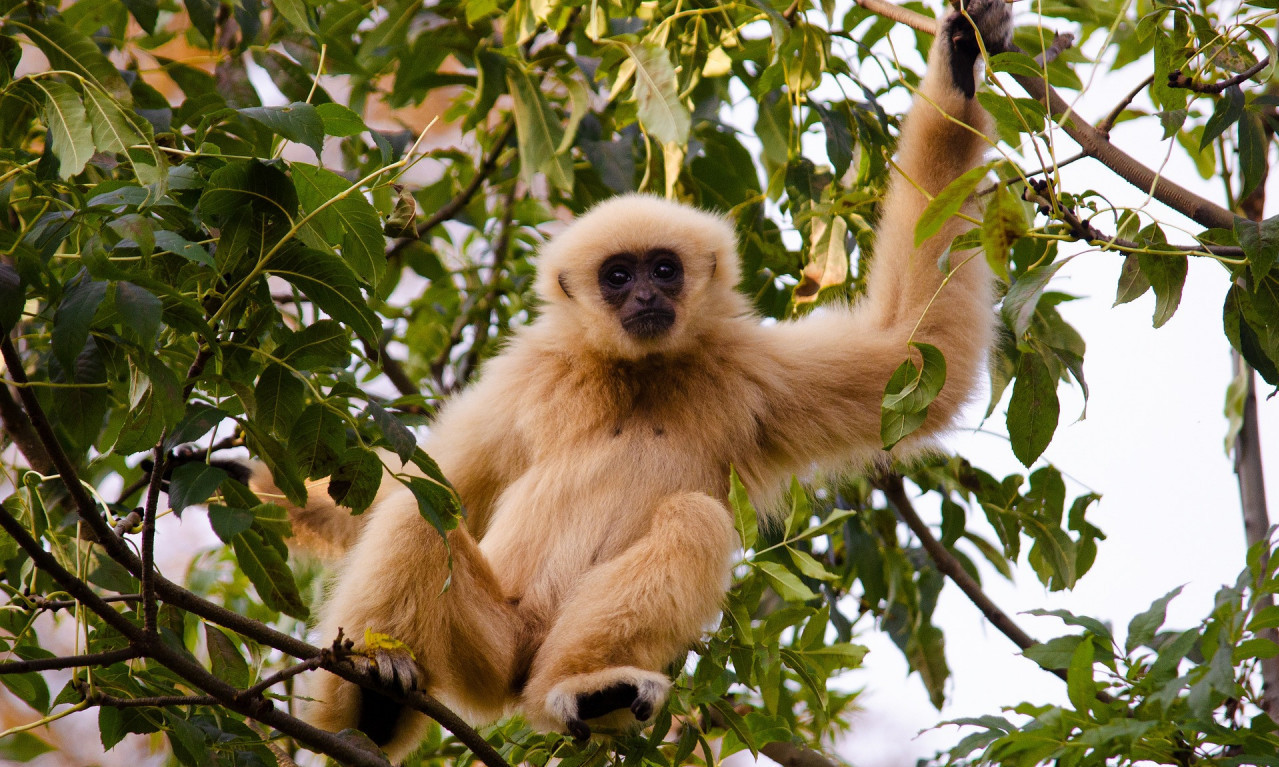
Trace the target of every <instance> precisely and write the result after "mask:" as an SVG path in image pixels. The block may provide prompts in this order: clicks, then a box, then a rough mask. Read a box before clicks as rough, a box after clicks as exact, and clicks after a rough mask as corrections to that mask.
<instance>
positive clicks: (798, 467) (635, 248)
mask: <svg viewBox="0 0 1279 767" xmlns="http://www.w3.org/2000/svg"><path fill="white" fill-rule="evenodd" d="M967 13H968V16H969V17H970V18H971V19H972V20H973V22H975V24H976V25H977V28H979V29H980V30H981V34H982V36H983V39H984V41H985V46H986V48H987V50H991V51H999V50H1003V49H1005V48H1006V47H1007V45H1008V43H1009V41H1010V37H1011V21H1010V13H1009V11H1008V9H1007V6H1006V5H1005V3H1004V1H1003V0H970V2H969V3H968V4H967ZM941 29H942V32H943V33H942V34H940V35H938V37H937V40H936V41H935V42H934V43H933V46H932V51H931V53H930V55H929V62H928V73H927V76H926V77H925V78H924V81H923V84H922V86H921V89H920V90H921V93H920V95H918V96H917V97H916V99H915V104H914V106H913V107H912V110H911V112H910V114H909V116H908V117H907V119H906V121H905V123H904V125H903V127H902V133H901V139H900V143H899V153H898V161H897V162H898V167H899V169H900V173H901V174H903V175H904V176H906V177H907V178H909V182H908V181H906V180H905V179H903V178H902V177H901V176H897V177H895V178H894V179H893V180H892V182H891V186H890V189H889V192H888V196H887V199H886V200H885V202H884V205H883V214H882V216H881V218H880V221H879V227H878V234H877V239H876V246H875V253H876V256H875V258H874V260H873V264H872V267H871V271H870V274H869V291H868V295H866V296H865V298H864V299H863V300H861V301H859V302H858V303H857V304H856V305H855V306H853V307H852V308H840V307H827V308H825V309H823V310H821V311H818V312H815V313H813V314H811V315H809V316H807V317H805V318H803V319H800V320H797V321H793V322H781V323H776V324H770V325H764V324H761V322H760V320H759V318H758V317H757V316H755V315H753V314H752V312H751V310H750V308H749V305H748V302H747V300H746V299H745V298H744V297H743V296H742V295H741V294H739V293H738V292H736V291H735V289H734V286H735V285H736V284H737V282H738V279H739V265H738V257H737V246H736V241H735V237H734V232H733V227H732V226H731V225H730V224H729V222H727V221H726V220H724V219H723V218H721V217H719V216H716V215H712V214H710V213H706V212H702V211H699V210H694V209H691V208H689V207H686V206H683V205H679V204H677V203H673V202H668V201H665V200H661V199H658V198H654V197H648V196H640V195H630V196H625V197H620V198H617V199H614V200H611V201H608V202H605V203H603V204H601V205H599V206H598V207H596V208H594V209H593V210H591V211H590V212H589V213H587V214H586V215H584V216H582V217H581V218H580V219H578V220H577V221H576V222H575V223H574V224H572V225H571V226H570V227H568V228H567V229H566V230H565V231H564V232H563V233H562V234H560V235H559V236H558V237H556V238H554V240H553V241H552V242H550V243H549V245H547V247H546V248H545V249H544V252H543V253H542V255H541V260H540V264H539V275H538V278H537V284H536V289H537V293H538V295H539V296H540V297H541V300H542V307H543V308H542V313H541V315H540V316H539V317H538V318H537V320H536V321H535V322H533V323H532V324H531V325H529V326H527V327H524V328H522V329H521V330H519V331H518V332H516V333H515V334H514V336H513V338H512V339H511V340H510V342H509V343H508V344H507V345H506V347H505V349H504V350H503V351H502V352H501V354H500V355H498V356H497V357H495V358H493V359H491V360H489V361H488V362H487V363H486V364H485V366H484V367H483V369H482V371H481V374H480V377H479V379H478V381H477V382H476V383H475V384H473V385H472V386H471V387H470V388H468V389H467V390H465V391H464V392H462V393H461V394H460V395H458V396H457V397H456V398H454V399H453V400H451V401H450V402H448V403H447V404H446V405H445V406H444V407H443V409H442V410H441V412H440V414H439V417H438V419H437V420H436V421H435V423H434V425H433V426H432V428H431V430H430V437H429V440H428V441H427V443H426V444H425V445H424V448H425V449H426V451H427V453H429V454H430V455H431V456H432V457H434V458H435V459H436V460H437V461H438V462H439V464H440V466H441V468H442V469H443V471H444V474H445V475H446V476H447V477H448V478H449V480H450V481H451V482H452V483H453V485H454V487H455V488H456V489H457V492H458V494H459V496H460V497H461V499H462V502H463V503H464V505H465V507H466V509H467V512H468V516H467V518H466V522H465V525H464V526H462V527H459V528H458V529H456V530H453V531H451V532H450V533H449V534H448V536H447V543H446V541H445V539H444V538H442V537H441V535H440V534H439V533H438V532H437V531H436V530H435V529H434V528H432V527H431V525H430V524H428V523H427V522H426V521H425V520H423V518H422V517H421V516H420V515H419V513H418V510H417V504H416V502H415V500H414V498H413V496H412V495H411V494H410V493H409V492H408V491H407V490H406V489H404V488H403V487H401V486H400V485H399V484H398V483H396V482H394V481H385V482H384V483H383V486H382V489H381V492H380V494H379V498H378V499H377V500H376V501H375V503H374V505H373V506H372V508H370V510H369V511H368V512H367V513H366V514H364V515H363V516H361V517H352V516H350V515H348V514H347V513H346V512H345V510H343V509H340V508H337V507H335V506H334V505H333V504H332V502H331V501H329V499H328V498H327V496H326V494H325V493H324V492H323V490H319V491H318V492H317V491H316V490H315V489H313V490H312V492H311V496H310V497H311V501H310V503H308V505H307V506H306V507H305V508H302V509H293V510H292V512H291V513H292V518H293V522H294V528H295V531H296V532H297V533H298V535H299V536H300V537H304V538H310V539H312V540H322V541H324V542H326V543H327V545H329V546H331V547H333V548H336V549H337V550H339V551H342V552H344V557H343V560H342V563H341V566H340V569H339V570H338V572H337V575H336V578H335V581H334V584H333V587H332V590H331V592H330V594H329V596H328V598H327V600H326V602H325V604H324V605H323V608H322V610H321V617H320V621H319V626H318V631H319V636H320V637H322V638H323V639H324V640H325V641H329V640H332V639H333V638H334V637H336V636H337V634H338V630H339V628H341V629H343V630H344V631H345V634H346V636H348V637H362V636H363V635H364V632H365V630H366V629H371V630H373V631H375V632H379V633H382V634H387V635H390V636H391V637H394V638H395V639H398V640H400V641H401V642H403V643H404V644H405V645H406V646H407V647H408V648H410V649H411V650H412V653H413V656H414V658H415V659H416V663H417V668H418V669H419V671H418V674H417V675H416V678H415V679H406V680H402V681H403V682H404V683H405V684H406V685H407V684H420V685H421V686H422V687H423V688H424V689H425V690H427V691H429V692H430V693H431V694H433V695H436V696H438V697H440V698H441V699H442V700H443V701H444V702H445V703H446V704H448V705H450V706H452V707H454V708H455V709H456V710H457V711H459V712H460V713H461V714H463V716H465V717H466V718H468V719H469V720H471V721H473V722H487V721H492V720H493V719H495V718H497V717H499V716H501V715H503V714H505V713H508V712H510V711H512V710H518V711H520V712H522V713H523V714H524V715H525V716H526V717H527V718H528V719H529V721H530V722H531V723H532V724H533V725H534V726H535V727H538V728H542V729H545V730H552V731H562V732H563V731H567V732H569V733H571V734H573V735H574V736H577V737H586V736H588V735H589V734H590V726H592V725H595V726H624V725H626V724H628V723H630V724H633V723H634V722H636V721H637V720H638V721H641V722H642V721H645V720H648V719H649V718H651V717H652V716H653V715H654V714H655V713H656V712H657V711H658V710H659V709H660V707H661V706H662V705H663V704H664V702H665V700H666V695H667V692H668V689H669V687H670V680H669V679H668V677H667V676H666V674H665V671H664V670H665V669H667V668H668V667H669V666H670V665H671V664H672V663H673V662H676V661H678V660H679V659H680V658H681V657H682V656H683V654H684V653H685V652H687V650H688V648H689V647H690V645H691V644H692V643H693V642H694V641H695V640H696V639H697V638H698V637H699V636H700V634H701V632H702V631H703V630H705V629H706V628H707V627H708V626H710V625H711V624H712V623H713V621H714V620H715V618H716V616H717V614H718V612H719V610H720V607H721V600H722V598H723V595H724V592H725V590H726V588H727V586H728V583H729V577H730V570H731V566H732V563H733V562H734V557H735V553H736V550H737V549H738V547H739V540H738V536H737V534H736V532H735V530H734V526H733V517H732V512H731V511H730V510H729V508H728V507H727V506H726V499H727V494H728V477H729V467H730V466H731V467H736V469H737V471H738V473H739V474H740V475H741V477H742V479H743V481H744V482H745V484H746V486H747V489H748V490H749V491H750V492H751V493H752V495H753V497H754V498H755V499H756V500H757V501H759V502H760V503H761V504H762V505H763V506H768V505H769V502H768V500H769V499H770V498H774V499H775V498H776V497H777V494H778V492H779V490H780V489H781V488H782V487H784V486H785V485H786V483H787V482H788V480H789V478H790V477H791V476H792V475H793V474H796V473H799V474H805V473H808V472H810V471H811V470H812V468H813V467H814V466H815V465H816V466H824V467H829V468H840V467H849V466H863V467H864V466H866V465H868V464H869V463H871V462H873V461H875V460H876V458H877V456H880V455H882V451H881V450H880V431H879V426H880V402H881V399H882V396H883V391H884V388H885V385H886V383H887V382H888V379H889V377H890V375H891V374H892V372H893V370H894V369H895V368H896V367H897V366H898V365H899V364H900V363H901V362H902V360H904V359H905V358H906V356H907V354H909V353H910V349H909V347H908V346H907V339H908V337H911V334H912V331H913V332H914V339H915V340H917V341H923V342H926V343H929V344H932V345H934V346H936V347H937V348H939V349H940V350H941V351H942V353H943V354H944V355H945V359H946V368H947V380H946V384H945V387H944V388H943V389H942V391H941V394H940V395H939V396H938V398H937V399H936V400H935V401H934V402H933V403H932V405H931V406H930V407H929V410H928V420H927V421H926V423H925V424H924V426H923V427H922V428H921V429H920V430H919V431H917V432H916V433H915V434H913V435H912V436H911V437H910V438H908V440H907V441H906V442H904V443H903V444H902V445H901V446H899V448H897V451H898V453H900V452H902V451H909V450H910V449H911V447H912V446H914V447H915V449H919V448H920V447H923V446H925V445H926V444H927V442H926V440H927V439H928V436H929V435H930V434H935V433H936V432H937V431H939V430H941V429H944V428H946V427H947V426H948V424H949V423H950V421H951V419H952V417H953V416H954V415H955V413H956V412H957V411H958V410H959V408H960V407H961V405H962V404H963V403H964V402H965V400H966V399H967V398H968V397H969V394H970V391H971V389H972V386H973V383H974V381H975V380H976V379H977V378H978V375H979V372H980V369H981V363H982V360H983V354H984V352H985V350H986V348H987V346H988V345H989V344H990V342H991V340H992V336H993V329H992V325H993V322H992V321H993V312H992V309H991V304H992V277H991V275H990V273H989V271H988V268H987V266H986V264H985V259H983V258H981V257H980V256H979V257H977V258H973V259H971V260H969V261H968V262H967V263H966V264H965V265H964V266H963V267H962V268H960V269H958V270H957V271H956V273H955V274H954V275H953V276H952V277H951V278H950V281H949V282H948V283H947V284H946V285H945V286H944V287H942V288H941V290H940V292H938V288H939V286H940V285H941V284H942V279H943V277H944V275H943V273H942V272H941V271H940V270H939V268H938V265H937V262H938V257H939V255H940V253H941V252H942V250H943V249H944V248H945V247H946V246H947V245H948V244H949V243H950V242H951V240H952V238H954V237H955V235H956V234H959V233H961V232H962V231H964V229H965V228H967V226H968V225H967V224H965V223H964V222H963V221H962V220H960V219H957V218H953V219H951V220H950V221H948V222H947V223H946V224H945V225H944V226H943V227H942V229H941V231H940V233H939V234H937V235H936V236H935V237H933V238H931V239H930V240H928V241H926V242H925V243H924V244H923V245H922V246H920V247H916V246H915V245H914V232H915V224H916V221H917V219H918V217H919V215H920V213H921V211H922V210H923V208H924V206H925V205H926V203H927V198H926V197H925V195H924V194H923V193H924V192H926V193H927V194H928V195H935V194H937V193H938V192H939V191H941V190H942V189H943V188H944V187H945V186H946V185H947V184H948V183H949V182H950V181H952V180H953V179H955V178H956V177H958V176H959V175H960V174H962V173H964V172H966V171H967V170H969V169H970V168H973V167H975V166H976V165H977V164H979V163H980V161H981V156H982V152H983V149H984V148H985V147H986V145H987V142H986V140H985V139H984V134H985V132H986V130H987V120H988V117H987V115H986V114H985V113H984V112H983V111H982V110H981V108H980V107H979V106H978V104H977V102H976V100H975V99H974V98H973V92H974V85H975V80H974V67H975V64H976V60H977V58H978V57H979V54H978V47H977V44H976V39H975V33H974V28H973V24H972V23H970V22H969V19H968V18H965V17H964V16H963V15H961V14H958V13H951V14H950V15H949V16H947V17H946V18H945V19H944V20H943V21H942V27H941ZM966 126H968V127H966ZM952 261H956V262H957V261H958V259H952ZM934 294H937V296H936V299H935V300H934ZM930 302H931V306H930ZM926 309H927V311H925V310H926ZM921 317H922V319H921ZM917 323H918V327H916V326H917ZM253 474H254V477H253V482H252V484H253V485H254V487H255V489H257V490H259V491H264V492H271V491H272V490H273V485H272V484H271V481H270V478H269V475H268V474H267V472H266V471H265V470H264V469H262V468H261V467H257V468H255V469H254V470H253ZM450 559H451V561H452V570H451V571H450V569H449V562H450ZM450 576H451V578H452V581H451V585H450V586H449V588H448V589H447V590H442V587H443V586H444V584H445V580H446V579H447V578H449V577H450ZM400 652H402V651H400ZM400 660H401V661H402V660H403V659H400ZM402 665H403V664H402V662H397V663H396V664H395V666H396V670H397V671H398V670H399V669H400V668H401V666H402ZM409 676H413V675H412V674H410V675H409ZM305 692H306V695H308V696H309V697H311V698H313V699H314V701H313V702H312V703H310V704H309V705H308V708H307V711H306V714H305V715H306V717H307V718H308V719H309V720H310V721H311V722H313V723H314V724H316V725H318V726H320V727H322V728H325V729H328V730H333V731H337V730H341V729H344V728H348V727H358V728H360V729H362V730H363V731H364V732H366V733H367V734H368V735H369V736H370V737H371V738H372V739H373V740H374V741H375V742H376V743H377V744H378V745H380V746H381V747H383V748H384V749H385V750H386V751H387V753H388V754H390V755H391V756H392V757H393V758H395V759H400V758H403V757H404V756H405V755H406V754H408V753H409V752H410V751H411V750H412V749H413V748H414V747H415V746H416V745H417V744H418V742H419V740H420V738H421V735H422V733H423V730H424V726H425V725H426V721H427V720H426V718H425V716H423V715H422V714H419V713H417V712H414V711H411V710H402V709H401V708H400V707H399V706H398V705H397V704H395V703H394V702H392V701H390V700H389V699H388V698H386V697H384V696H382V695H380V694H377V693H374V692H371V691H367V690H362V689H361V688H360V687H358V686H356V685H353V684H351V683H349V682H346V681H343V680H342V679H340V678H338V677H336V676H334V675H331V674H328V673H325V672H320V673H318V674H317V675H316V680H315V681H314V683H313V684H311V685H310V686H309V687H308V688H307V689H306V691H305ZM588 722H590V723H591V724H588Z"/></svg>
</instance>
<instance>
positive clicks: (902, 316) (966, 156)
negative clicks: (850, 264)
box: [761, 0, 1012, 481]
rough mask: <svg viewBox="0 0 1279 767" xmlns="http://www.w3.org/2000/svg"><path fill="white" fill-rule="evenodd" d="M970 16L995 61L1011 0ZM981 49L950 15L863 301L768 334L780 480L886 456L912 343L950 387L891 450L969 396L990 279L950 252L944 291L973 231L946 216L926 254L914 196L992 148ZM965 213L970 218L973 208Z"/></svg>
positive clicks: (908, 136)
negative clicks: (887, 396)
mask: <svg viewBox="0 0 1279 767" xmlns="http://www.w3.org/2000/svg"><path fill="white" fill-rule="evenodd" d="M967 11H968V14H969V15H970V16H971V17H972V18H973V20H974V21H975V22H976V23H977V24H978V26H979V27H980V28H981V29H982V32H983V39H984V41H985V44H986V48H987V50H988V51H991V52H995V51H999V50H1002V49H1004V48H1005V47H1006V46H1007V44H1008V42H1009V40H1010V39H1011V33H1012V27H1011V24H1010V23H1009V15H1008V13H1007V11H1006V9H1005V8H1004V2H1003V0H971V1H970V2H969V3H967ZM977 52H978V49H977V46H976V43H975V41H974V39H973V29H972V26H971V24H970V23H969V21H968V19H966V18H964V17H963V16H962V15H960V14H952V15H950V16H949V17H947V19H946V21H944V22H943V28H942V33H941V34H939V35H938V36H937V39H936V40H935V41H934V42H933V46H932V50H931V52H930V54H929V60H928V71H927V74H926V75H925V77H924V80H923V83H922V85H921V87H920V91H919V93H918V94H917V95H916V96H915V99H914V104H913V106H912V107H911V110H910V113H909V114H908V115H907V117H906V119H905V122H904V124H903V126H902V132H901V137H900V140H899V142H898V151H897V167H898V169H899V170H897V171H894V173H893V177H892V180H891V182H890V184H889V189H888V194H887V196H886V198H885V200H884V203H883V212H882V214H881V216H880V219H879V223H878V226H877V227H876V239H875V251H874V256H873V259H872V260H871V266H870V273H869V276H868V279H867V288H868V290H867V295H866V296H865V297H864V298H863V299H862V300H861V301H859V302H858V303H857V304H856V305H855V306H853V307H852V308H851V309H849V310H837V309H827V310H819V311H818V312H815V313H814V314H812V315H810V316H808V317H806V318H804V319H803V320H800V321H797V322H788V323H779V324H778V325H775V326H772V327H766V328H762V330H763V331H764V333H763V334H762V335H763V336H764V344H765V346H766V348H767V349H768V354H769V356H771V357H773V358H774V359H776V360H777V364H776V366H775V367H774V368H773V370H772V371H771V372H770V371H765V373H764V375H769V376H770V377H771V378H772V380H767V379H765V380H764V381H763V382H762V383H763V384H764V388H765V390H766V391H769V392H770V393H771V395H772V399H773V403H772V404H773V405H774V406H773V407H771V408H770V409H769V410H768V411H766V413H767V414H769V415H771V416H773V417H772V418H770V419H769V421H768V422H767V423H765V424H763V425H762V427H763V428H762V432H763V434H765V435H767V439H766V441H765V443H764V445H762V447H763V448H764V450H765V452H766V453H768V454H766V455H765V456H763V458H764V460H765V462H766V463H771V464H774V468H776V469H779V470H780V473H782V474H786V473H789V472H792V471H799V472H802V471H803V470H804V468H805V466H806V464H807V463H808V462H810V461H814V460H816V461H818V462H822V463H834V464H848V463H852V464H854V465H855V464H857V463H861V462H864V461H867V460H873V459H874V458H875V457H876V456H877V455H879V454H880V451H879V448H880V439H879V434H880V430H879V424H880V404H881V400H882V395H883V391H884V387H885V385H886V384H887V383H888V379H889V377H890V376H891V375H892V372H893V371H894V370H895V369H896V368H897V366H898V365H900V364H901V363H902V362H903V361H904V360H905V359H906V358H907V355H908V354H910V355H911V356H912V357H913V358H914V359H915V361H916V363H918V362H919V356H918V352H917V351H914V350H913V349H910V348H909V347H908V345H907V341H908V339H909V340H913V341H916V342H922V343H928V344H932V345H933V346H936V347H937V348H938V349H940V350H941V352H942V354H943V355H944V356H945V359H946V384H945V386H944V388H943V389H942V391H941V394H940V395H939V396H938V397H937V399H936V400H934V401H933V403H932V404H931V405H929V408H928V419H927V421H926V422H925V423H924V425H923V426H922V427H921V428H920V429H919V430H918V431H917V432H915V433H914V434H912V435H911V436H910V437H909V438H908V439H907V440H906V441H904V442H903V443H902V444H901V445H900V447H899V448H898V449H897V451H896V453H897V454H899V455H900V454H903V453H907V452H909V451H910V449H911V447H912V445H913V446H916V447H917V446H920V445H921V444H926V440H927V439H928V437H929V435H930V434H933V433H935V432H936V431H937V430H939V429H943V428H945V427H946V426H947V425H948V424H949V423H950V422H951V420H952V418H953V416H954V415H955V414H956V412H957V411H958V409H959V408H960V407H961V406H962V405H963V404H964V402H965V401H966V400H967V399H968V397H969V395H970V392H971V391H972V388H973V384H974V383H975V381H976V379H977V377H978V375H979V373H980V369H981V364H982V360H983V355H984V352H985V350H986V349H987V348H988V347H989V346H990V343H991V339H992V337H993V332H994V330H993V327H994V326H993V319H994V314H993V312H992V310H991V305H992V286H993V278H992V276H991V273H990V269H989V267H988V266H987V264H986V261H985V258H984V257H983V256H982V255H981V252H980V251H966V252H962V253H954V254H952V255H951V257H950V259H949V263H950V268H951V269H952V271H953V274H951V276H950V279H949V281H948V282H947V283H946V284H945V285H944V286H942V282H943V280H944V279H945V277H946V274H945V273H943V272H942V270H941V269H940V268H939V266H938V259H939V257H940V256H941V254H942V252H943V250H944V249H945V248H946V247H947V246H948V245H949V244H950V242H951V240H952V239H953V238H954V237H955V236H956V235H957V234H960V233H961V232H963V231H964V230H966V229H968V228H970V226H971V225H970V224H968V223H967V222H965V221H963V220H962V219H959V218H952V219H950V220H949V221H948V222H946V223H945V225H943V226H942V228H941V230H940V232H939V233H938V234H936V235H935V236H933V237H932V238H930V239H928V240H926V241H925V242H924V243H922V244H921V245H920V246H918V247H916V246H915V226H916V223H917V222H918V220H919V217H920V214H921V213H922V212H923V209H924V207H925V206H926V205H927V204H928V198H926V197H925V196H924V194H923V193H921V191H920V190H921V189H922V190H923V191H925V192H927V193H928V194H929V195H936V194H937V193H938V192H940V191H941V190H942V189H944V188H945V187H946V185H947V184H949V183H950V182H951V181H953V180H954V179H956V178H958V177H959V176H960V175H962V174H963V173H965V172H967V171H968V170H970V169H971V168H973V167H976V166H977V165H979V164H980V162H981V158H982V153H983V151H984V150H985V149H986V147H987V146H989V143H988V141H987V139H986V131H987V124H988V121H989V118H988V116H987V115H986V113H985V111H984V110H983V109H982V108H981V106H980V105H979V104H978V103H977V100H976V99H975V98H973V71H974V66H975V60H976V58H977ZM965 75H966V78H967V79H965ZM917 187H918V188H917ZM966 212H968V213H970V214H971V213H973V212H974V209H973V208H972V206H968V207H967V208H966ZM974 255H975V257H972V258H970V257H971V256H974ZM939 288H940V291H939ZM934 296H936V297H935V298H934ZM921 317H922V320H921ZM917 323H918V327H916V325H917ZM912 332H913V333H914V336H913V338H912V336H911V334H912ZM770 373H771V374H770ZM761 479H764V478H763V477H761ZM766 481H773V480H772V478H769V479H767V480H766Z"/></svg>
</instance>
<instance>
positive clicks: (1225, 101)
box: [1199, 85, 1244, 152]
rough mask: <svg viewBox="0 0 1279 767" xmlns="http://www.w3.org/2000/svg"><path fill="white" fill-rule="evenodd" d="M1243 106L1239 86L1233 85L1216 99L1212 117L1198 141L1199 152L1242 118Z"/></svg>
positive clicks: (1241, 92)
mask: <svg viewBox="0 0 1279 767" xmlns="http://www.w3.org/2000/svg"><path fill="white" fill-rule="evenodd" d="M1243 105H1244V97H1243V91H1242V90H1240V89H1239V86H1237V85H1233V86H1231V87H1229V88H1227V89H1226V92H1225V93H1224V94H1222V95H1221V96H1220V97H1219V98H1218V99H1217V104H1216V106H1215V107H1213V110H1212V117H1209V118H1208V123H1207V124H1206V125H1204V133H1203V137H1202V138H1200V139H1199V151H1200V152H1202V151H1203V150H1205V149H1207V148H1208V145H1209V144H1211V143H1212V142H1213V140H1214V139H1216V138H1217V137H1218V136H1220V135H1221V134H1222V133H1225V131H1226V129H1227V128H1229V127H1230V126H1231V125H1234V124H1235V123H1236V122H1238V121H1239V118H1240V117H1243Z"/></svg>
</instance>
